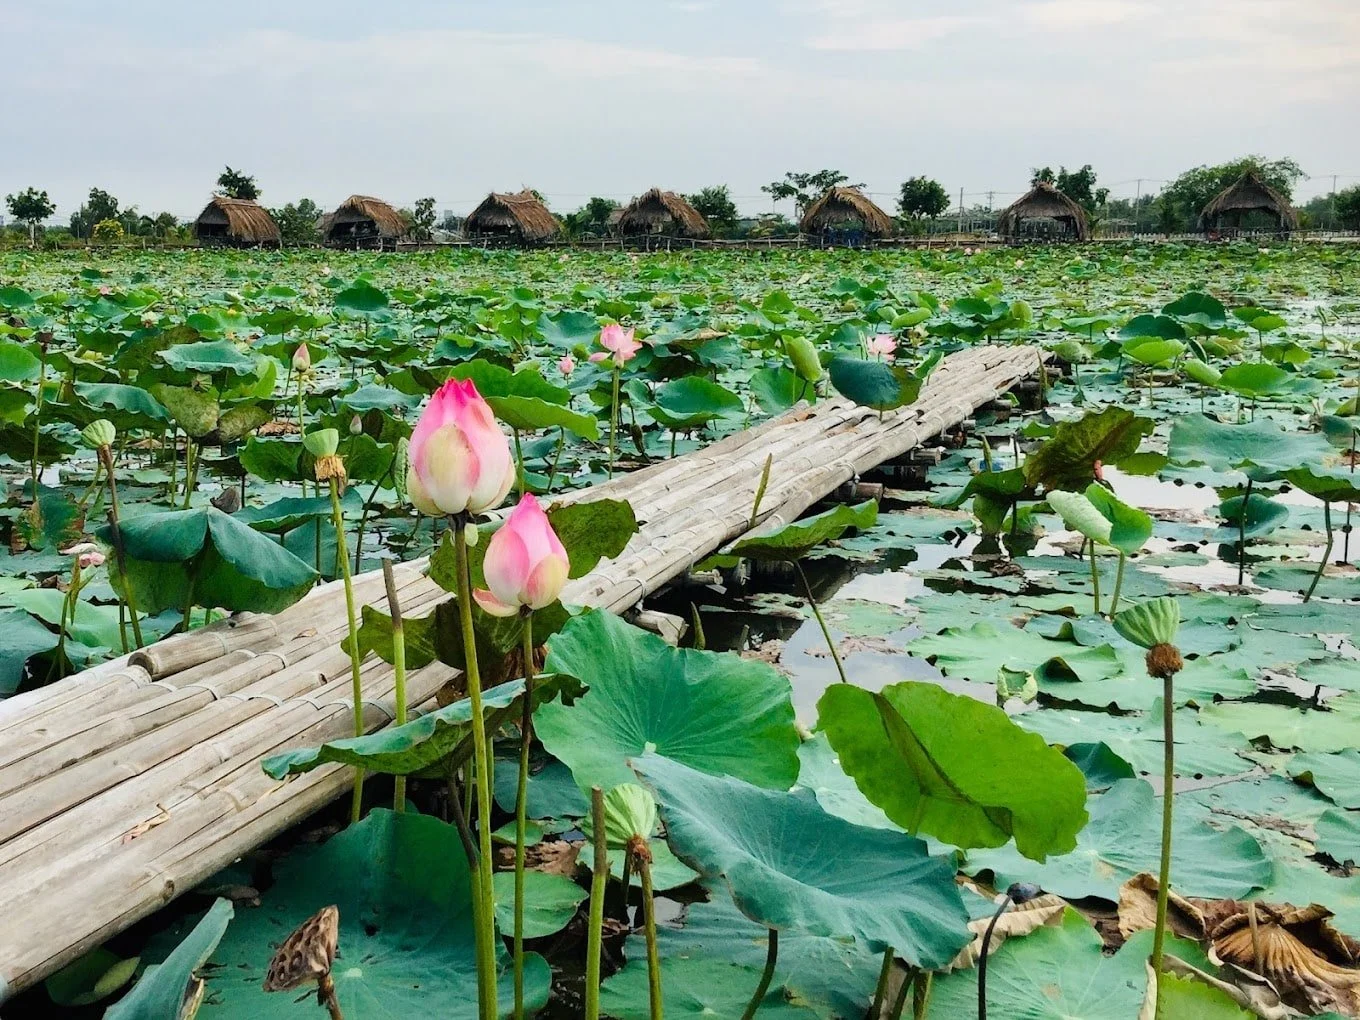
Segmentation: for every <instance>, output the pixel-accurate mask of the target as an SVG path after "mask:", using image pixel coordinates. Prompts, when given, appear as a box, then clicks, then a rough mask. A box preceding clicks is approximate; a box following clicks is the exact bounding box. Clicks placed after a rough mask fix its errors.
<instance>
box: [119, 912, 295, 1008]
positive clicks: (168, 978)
mask: <svg viewBox="0 0 1360 1020" xmlns="http://www.w3.org/2000/svg"><path fill="white" fill-rule="evenodd" d="M233 913H234V910H233V908H232V905H231V900H217V901H216V902H214V903H213V905H212V907H211V908H210V909H209V910H208V912H207V913H206V914H204V915H203V917H202V919H201V920H200V921H199V922H198V923H197V924H196V925H194V928H193V930H192V931H191V932H190V933H189V934H188V936H187V937H186V938H185V939H184V941H183V942H181V943H180V944H179V945H178V946H176V947H175V948H174V949H173V950H172V951H171V953H170V955H169V956H167V957H166V958H165V961H164V962H163V963H159V964H156V965H154V966H151V967H148V968H147V969H146V973H144V974H143V975H142V976H141V978H140V979H139V980H138V981H137V984H136V985H135V986H134V987H133V989H132V991H130V992H128V994H127V995H125V996H123V998H122V999H120V1000H119V1001H118V1002H116V1003H115V1004H114V1005H112V1006H110V1007H109V1009H108V1011H107V1012H106V1013H105V1014H104V1020H176V1018H178V1017H183V1016H185V1015H186V1013H185V1012H184V1010H183V1007H184V1005H185V1004H186V1003H188V1002H192V1001H194V1000H195V999H196V998H197V989H198V985H199V980H200V979H199V977H198V976H197V974H196V971H198V969H199V968H200V967H202V966H203V965H204V964H205V963H207V962H208V958H209V957H210V956H212V954H213V952H214V951H215V950H216V949H217V947H218V944H219V943H220V941H221V939H222V936H223V935H224V934H226V931H227V925H228V924H230V923H231V919H232V914H233ZM301 920H302V919H301V918H299V921H301ZM263 952H264V954H265V955H266V956H267V955H268V954H269V952H270V950H269V948H268V944H267V943H266V944H265V946H264V947H263ZM187 1015H188V1016H189V1017H192V1016H193V1015H194V1013H193V1009H192V1007H191V1008H190V1010H189V1011H188V1013H187Z"/></svg>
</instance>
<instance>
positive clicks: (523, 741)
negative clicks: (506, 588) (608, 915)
mask: <svg viewBox="0 0 1360 1020" xmlns="http://www.w3.org/2000/svg"><path fill="white" fill-rule="evenodd" d="M523 652H524V697H523V702H524V705H523V708H522V709H521V712H520V718H519V785H518V786H517V787H516V788H515V1020H520V1018H521V1017H523V1016H524V840H525V833H526V830H527V827H528V826H527V815H528V802H529V746H530V745H531V744H532V743H533V739H534V738H533V720H534V614H533V611H532V610H530V609H528V607H527V606H526V607H525V612H524V644H523Z"/></svg>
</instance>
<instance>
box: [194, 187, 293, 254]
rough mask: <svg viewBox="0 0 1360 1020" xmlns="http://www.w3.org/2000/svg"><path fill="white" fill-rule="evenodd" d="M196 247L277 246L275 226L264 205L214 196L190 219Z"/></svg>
mask: <svg viewBox="0 0 1360 1020" xmlns="http://www.w3.org/2000/svg"><path fill="white" fill-rule="evenodd" d="M194 234H195V235H196V236H197V237H198V240H199V243H200V244H205V245H222V246H227V247H233V246H234V247H239V248H246V247H251V246H253V245H278V244H279V242H280V240H281V235H280V234H279V225H278V224H277V223H275V222H274V217H272V216H270V215H269V213H268V212H267V211H266V210H265V208H264V206H262V205H260V204H259V203H258V202H252V201H250V200H249V199H245V198H228V197H227V196H226V195H214V196H213V197H212V201H211V202H209V203H208V204H207V205H206V206H204V208H203V211H202V212H201V213H199V214H198V219H196V220H194Z"/></svg>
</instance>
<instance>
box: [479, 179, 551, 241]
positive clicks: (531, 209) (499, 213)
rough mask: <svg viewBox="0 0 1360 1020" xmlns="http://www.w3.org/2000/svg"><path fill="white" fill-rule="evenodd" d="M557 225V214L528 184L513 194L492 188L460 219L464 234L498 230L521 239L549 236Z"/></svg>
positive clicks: (539, 239) (540, 238) (493, 232)
mask: <svg viewBox="0 0 1360 1020" xmlns="http://www.w3.org/2000/svg"><path fill="white" fill-rule="evenodd" d="M561 229H562V224H561V223H559V222H558V221H557V217H556V216H554V215H553V214H552V213H550V212H549V211H548V207H547V206H546V205H544V204H543V203H542V202H541V201H540V200H539V197H538V196H537V195H535V194H534V193H533V191H531V190H530V189H528V188H525V189H524V190H523V191H521V192H518V193H517V194H513V195H505V194H500V193H498V192H494V191H493V192H492V193H491V194H490V195H487V196H486V198H484V199H483V200H482V204H481V205H479V206H477V208H476V209H473V210H472V212H471V213H469V214H468V218H467V219H466V220H465V221H464V222H463V233H465V234H500V235H502V236H512V237H516V238H518V239H519V240H521V241H547V240H551V239H552V238H554V237H556V236H557V234H558V232H559V231H560V230H561Z"/></svg>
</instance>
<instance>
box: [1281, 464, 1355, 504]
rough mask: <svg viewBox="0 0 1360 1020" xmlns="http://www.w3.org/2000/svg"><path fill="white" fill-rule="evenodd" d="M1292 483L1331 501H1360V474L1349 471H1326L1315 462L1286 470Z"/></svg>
mask: <svg viewBox="0 0 1360 1020" xmlns="http://www.w3.org/2000/svg"><path fill="white" fill-rule="evenodd" d="M1284 477H1285V478H1286V479H1287V480H1288V482H1289V484H1290V485H1293V486H1295V487H1297V488H1300V489H1302V490H1303V491H1304V492H1306V493H1308V495H1310V496H1315V497H1317V498H1318V499H1321V500H1325V501H1327V502H1329V503H1335V502H1339V501H1342V500H1344V501H1346V502H1360V484H1357V483H1360V476H1357V475H1354V474H1351V473H1350V472H1349V471H1341V470H1337V471H1326V470H1323V469H1321V468H1319V467H1317V466H1315V465H1313V464H1307V465H1304V466H1303V467H1298V468H1295V469H1294V470H1292V471H1285V472H1284Z"/></svg>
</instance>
